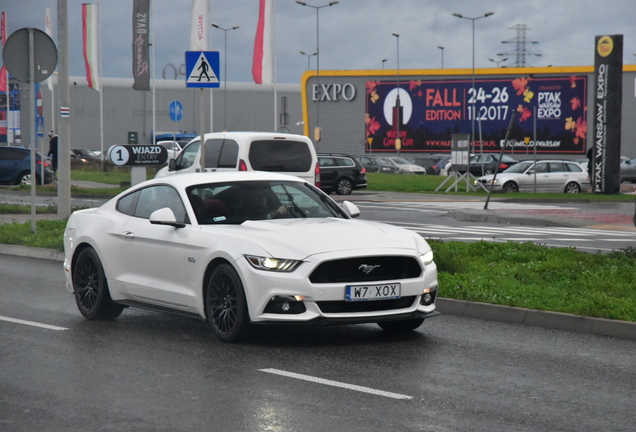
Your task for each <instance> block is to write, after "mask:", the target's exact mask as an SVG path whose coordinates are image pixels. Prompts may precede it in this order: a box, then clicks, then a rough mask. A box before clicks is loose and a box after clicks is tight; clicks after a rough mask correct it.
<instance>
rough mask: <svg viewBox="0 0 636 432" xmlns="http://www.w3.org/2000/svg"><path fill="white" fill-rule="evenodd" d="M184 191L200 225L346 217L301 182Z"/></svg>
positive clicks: (210, 186) (214, 185)
mask: <svg viewBox="0 0 636 432" xmlns="http://www.w3.org/2000/svg"><path fill="white" fill-rule="evenodd" d="M186 192H187V194H188V198H189V199H190V204H191V205H192V208H193V210H194V213H195V215H196V217H197V221H198V222H199V224H201V225H210V224H241V223H243V222H245V221H248V220H267V219H289V218H328V217H336V218H347V216H346V214H345V213H344V212H343V211H342V210H341V209H340V208H339V207H338V205H337V204H336V203H335V202H334V201H333V200H332V199H331V198H329V197H328V196H327V195H325V194H324V193H323V192H321V191H320V190H319V189H317V188H316V187H315V186H313V185H310V184H308V183H302V182H294V181H237V182H226V183H209V184H202V185H196V186H191V187H189V188H188V189H187V190H186Z"/></svg>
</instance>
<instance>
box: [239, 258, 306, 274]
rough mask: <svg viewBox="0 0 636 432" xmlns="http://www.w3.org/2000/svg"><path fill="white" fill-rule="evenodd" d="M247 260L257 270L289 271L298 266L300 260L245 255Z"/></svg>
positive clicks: (300, 262)
mask: <svg viewBox="0 0 636 432" xmlns="http://www.w3.org/2000/svg"><path fill="white" fill-rule="evenodd" d="M245 258H246V259H247V262H248V263H250V264H251V266H252V267H254V268H255V269H257V270H265V271H275V272H285V273H290V272H293V271H294V270H296V269H297V268H298V266H299V265H300V264H302V261H299V260H291V259H281V258H271V257H259V256H254V255H245Z"/></svg>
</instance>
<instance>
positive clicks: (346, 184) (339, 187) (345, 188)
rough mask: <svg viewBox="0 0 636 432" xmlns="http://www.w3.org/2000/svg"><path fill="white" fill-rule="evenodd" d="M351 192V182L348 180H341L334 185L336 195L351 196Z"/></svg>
mask: <svg viewBox="0 0 636 432" xmlns="http://www.w3.org/2000/svg"><path fill="white" fill-rule="evenodd" d="M352 191H353V182H352V181H351V180H349V179H348V178H341V179H340V180H338V183H336V193H337V194H338V195H351V192H352Z"/></svg>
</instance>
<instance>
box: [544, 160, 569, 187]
mask: <svg viewBox="0 0 636 432" xmlns="http://www.w3.org/2000/svg"><path fill="white" fill-rule="evenodd" d="M548 166H549V169H550V172H549V173H548V178H549V183H550V192H563V190H564V189H565V185H566V183H567V182H568V177H569V175H570V172H569V171H566V169H565V167H564V166H563V162H549V163H548Z"/></svg>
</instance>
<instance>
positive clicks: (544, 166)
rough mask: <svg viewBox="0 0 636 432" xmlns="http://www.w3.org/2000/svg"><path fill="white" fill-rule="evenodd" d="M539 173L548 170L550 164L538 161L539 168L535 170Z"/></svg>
mask: <svg viewBox="0 0 636 432" xmlns="http://www.w3.org/2000/svg"><path fill="white" fill-rule="evenodd" d="M535 171H536V172H537V173H545V172H548V164H546V163H538V164H537V168H536V170H535Z"/></svg>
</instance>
